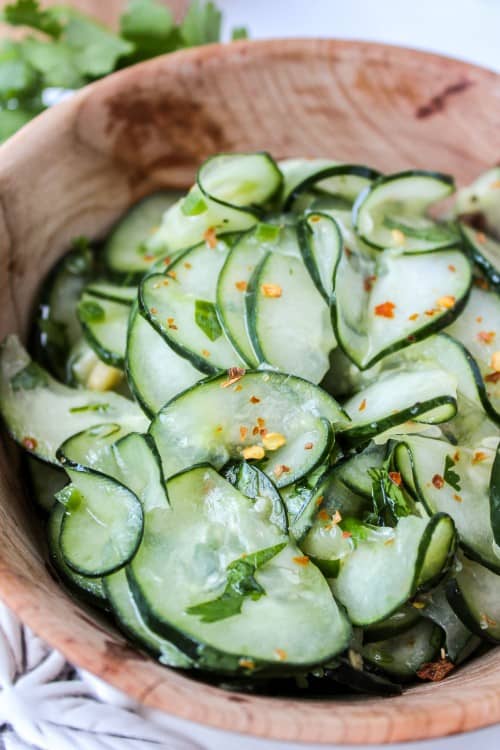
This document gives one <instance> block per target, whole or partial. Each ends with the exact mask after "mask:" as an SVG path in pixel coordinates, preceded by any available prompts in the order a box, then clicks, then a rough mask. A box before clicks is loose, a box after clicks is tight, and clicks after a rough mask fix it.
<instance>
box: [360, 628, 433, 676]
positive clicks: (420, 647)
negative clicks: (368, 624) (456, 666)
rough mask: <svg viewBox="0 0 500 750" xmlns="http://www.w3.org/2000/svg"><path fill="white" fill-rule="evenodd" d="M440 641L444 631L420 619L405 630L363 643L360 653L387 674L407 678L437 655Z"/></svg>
mask: <svg viewBox="0 0 500 750" xmlns="http://www.w3.org/2000/svg"><path fill="white" fill-rule="evenodd" d="M442 644H443V631H442V630H441V628H440V627H439V626H438V625H435V624H434V623H433V622H429V620H425V619H423V618H421V619H420V621H419V622H417V623H416V624H415V625H413V627H412V628H410V629H409V630H407V631H406V632H404V633H402V634H399V635H395V636H394V637H393V638H387V639H386V640H383V641H378V642H375V643H368V644H366V645H365V646H363V648H362V650H361V655H362V656H363V659H366V661H367V662H369V663H370V664H373V666H376V667H378V669H381V670H383V672H386V673H387V674H389V675H391V676H393V677H398V678H399V679H401V680H408V679H410V678H411V677H414V676H415V675H416V674H417V672H418V671H419V669H421V667H423V665H424V664H428V663H429V662H432V661H434V660H435V659H436V657H437V655H438V654H439V650H440V648H441V646H442Z"/></svg>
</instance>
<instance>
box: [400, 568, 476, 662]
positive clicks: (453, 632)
mask: <svg viewBox="0 0 500 750" xmlns="http://www.w3.org/2000/svg"><path fill="white" fill-rule="evenodd" d="M446 586H447V583H442V584H440V585H439V586H438V587H437V588H436V589H434V590H433V591H431V592H430V593H429V594H426V595H424V597H423V598H422V600H421V604H423V605H425V606H424V607H423V609H418V610H415V609H413V611H414V612H415V611H417V612H419V613H420V614H422V615H424V617H427V618H429V619H430V620H432V621H433V622H435V623H436V624H437V625H439V626H440V627H441V628H442V629H443V630H444V633H445V636H446V654H447V656H448V658H449V659H450V660H451V661H452V662H453V663H454V664H460V662H462V661H463V660H464V659H466V658H467V657H468V656H469V655H470V653H471V650H473V649H474V648H475V647H476V646H477V645H478V639H477V637H476V636H474V634H473V633H472V632H471V631H470V630H469V628H467V627H466V626H465V625H464V623H463V622H462V620H461V619H460V618H459V617H458V616H457V615H456V614H455V612H454V610H453V609H452V607H451V606H450V604H449V602H448V599H447V598H446ZM417 604H420V602H417Z"/></svg>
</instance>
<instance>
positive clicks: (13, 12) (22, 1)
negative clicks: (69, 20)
mask: <svg viewBox="0 0 500 750" xmlns="http://www.w3.org/2000/svg"><path fill="white" fill-rule="evenodd" d="M3 18H4V20H5V21H6V22H7V23H10V24H11V25H12V26H29V27H30V28H32V29H36V30H37V31H43V33H44V34H48V35H49V36H52V37H54V38H55V39H57V37H59V36H60V35H61V32H62V26H61V24H60V23H59V21H58V20H57V17H56V14H55V13H54V12H53V11H52V10H51V9H50V8H48V9H47V10H42V9H41V8H40V4H39V3H38V2H37V0H17V2H15V3H10V5H6V6H5V8H4V12H3Z"/></svg>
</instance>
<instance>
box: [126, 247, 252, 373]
mask: <svg viewBox="0 0 500 750" xmlns="http://www.w3.org/2000/svg"><path fill="white" fill-rule="evenodd" d="M228 251H229V247H228V245H227V244H226V243H225V242H222V241H220V242H218V243H217V244H216V246H215V247H213V248H211V247H210V246H209V245H207V244H205V243H203V244H201V245H197V246H196V247H194V248H192V249H191V250H188V251H187V252H186V253H184V254H183V255H182V256H181V257H180V258H179V259H178V260H177V261H175V262H174V263H173V264H172V265H171V266H170V267H169V269H168V271H167V272H166V274H165V275H164V274H154V275H151V276H147V277H146V278H145V279H144V280H143V282H142V284H141V287H140V292H139V300H140V308H141V312H142V314H143V315H144V316H145V317H146V318H147V320H149V322H150V323H151V325H152V326H153V327H154V328H155V330H157V331H158V333H160V334H161V335H162V336H163V338H164V339H165V341H166V342H167V343H168V344H169V346H171V347H172V349H174V350H175V351H176V352H177V353H178V354H180V355H181V356H182V357H184V358H186V359H188V360H189V361H190V362H191V364H192V365H193V366H194V367H196V368H197V369H199V370H200V371H202V372H205V373H206V374H214V373H216V372H219V371H220V370H224V369H228V368H229V367H234V366H239V365H241V364H242V361H241V359H240V357H239V355H238V354H237V353H236V351H235V350H234V349H233V347H232V345H231V343H230V342H229V340H228V339H227V338H226V335H225V334H224V331H223V329H222V327H221V325H220V323H219V318H218V315H217V309H216V306H215V298H216V287H217V278H218V275H219V272H220V269H221V268H222V266H223V264H224V261H225V259H226V257H227V253H228Z"/></svg>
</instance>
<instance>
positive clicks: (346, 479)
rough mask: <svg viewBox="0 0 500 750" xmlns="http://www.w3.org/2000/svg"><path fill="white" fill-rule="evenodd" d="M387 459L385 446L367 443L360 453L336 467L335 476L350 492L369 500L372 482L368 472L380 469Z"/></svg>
mask: <svg viewBox="0 0 500 750" xmlns="http://www.w3.org/2000/svg"><path fill="white" fill-rule="evenodd" d="M386 458H387V446H385V445H376V444H375V443H369V444H368V445H367V447H366V448H364V449H363V450H362V451H361V452H360V453H357V454H356V455H354V456H352V457H351V458H348V459H347V460H346V461H344V462H343V463H341V464H339V465H338V468H337V472H336V475H337V477H338V478H339V480H340V481H342V483H343V484H345V485H346V486H347V487H348V488H349V489H350V490H352V491H353V492H356V493H357V494H358V495H362V496H363V497H367V498H371V496H372V488H373V480H372V479H371V477H370V475H369V473H368V472H369V470H370V469H373V468H380V467H381V466H382V464H383V463H384V461H385V459H386Z"/></svg>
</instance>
